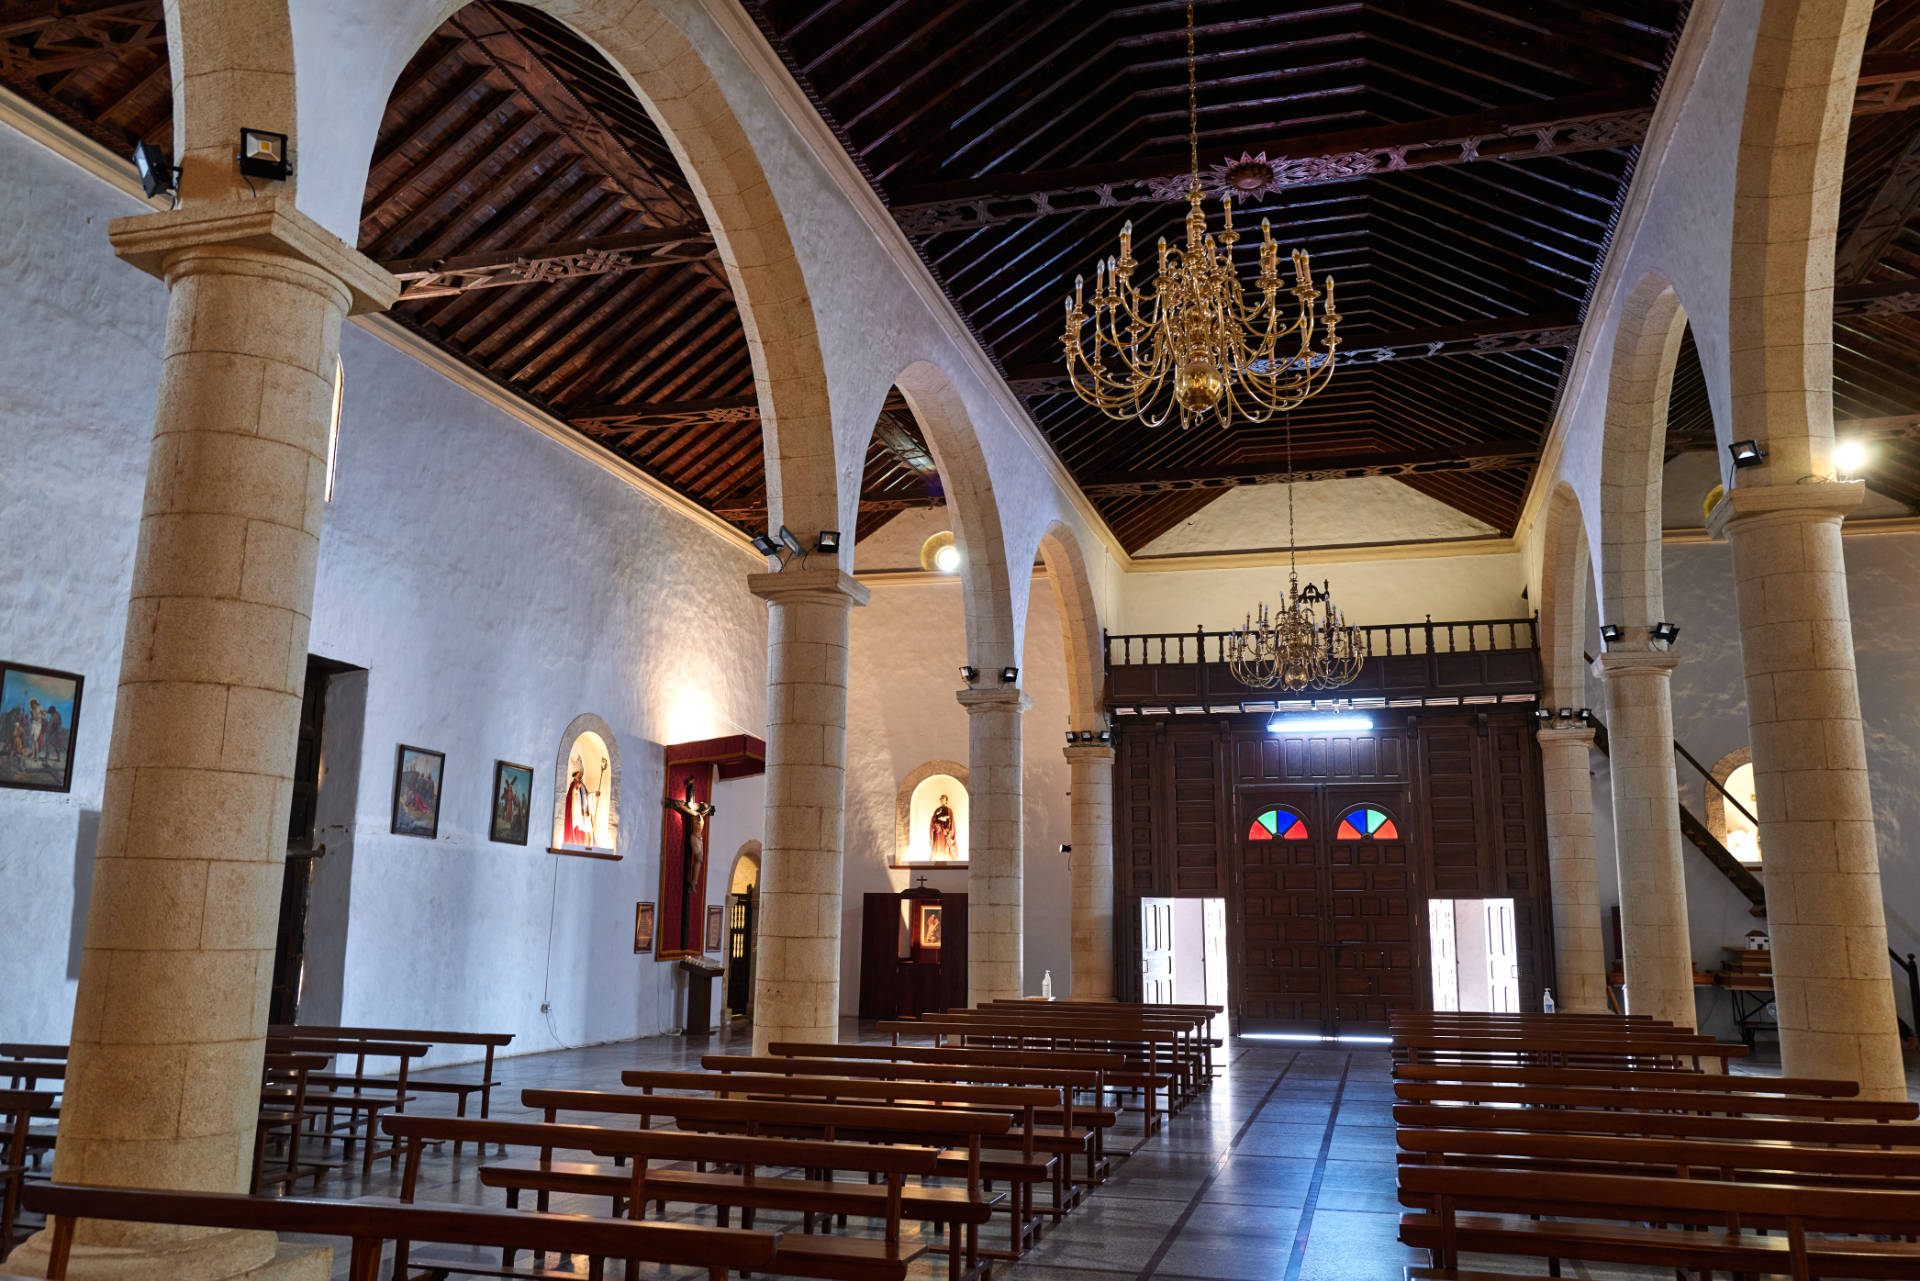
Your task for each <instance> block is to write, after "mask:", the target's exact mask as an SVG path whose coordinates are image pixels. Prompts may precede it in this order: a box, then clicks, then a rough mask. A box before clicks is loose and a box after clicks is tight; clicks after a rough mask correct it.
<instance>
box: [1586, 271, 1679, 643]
mask: <svg viewBox="0 0 1920 1281" xmlns="http://www.w3.org/2000/svg"><path fill="white" fill-rule="evenodd" d="M1686 327H1687V313H1686V310H1685V308H1683V307H1682V306H1681V305H1680V296H1679V294H1678V293H1676V292H1675V290H1674V288H1673V285H1672V284H1671V283H1669V282H1668V280H1667V279H1666V277H1664V276H1662V275H1660V274H1658V273H1656V272H1649V273H1648V274H1646V275H1645V276H1643V277H1641V278H1640V280H1639V281H1638V282H1637V283H1636V284H1635V285H1634V286H1633V288H1632V289H1630V290H1629V291H1628V292H1627V295H1626V297H1625V298H1624V299H1623V300H1622V302H1621V305H1620V320H1619V324H1618V326H1617V327H1616V329H1615V331H1614V340H1613V358H1612V361H1611V365H1610V370H1609V374H1608V378H1607V401H1606V411H1605V420H1604V421H1605V425H1604V427H1603V431H1602V447H1601V460H1600V575H1599V590H1600V610H1601V619H1600V621H1601V622H1604V623H1615V624H1618V625H1620V626H1621V627H1623V628H1626V629H1628V630H1627V633H1626V635H1625V636H1624V637H1623V638H1622V640H1621V642H1620V643H1619V644H1617V645H1616V646H1614V648H1617V649H1645V648H1647V647H1649V645H1650V644H1651V641H1650V639H1649V638H1648V636H1647V634H1646V629H1647V628H1648V627H1649V626H1650V625H1651V624H1653V623H1655V622H1657V621H1659V620H1660V619H1661V618H1663V617H1664V616H1665V610H1666V601H1665V594H1664V589H1663V586H1662V578H1661V562H1660V557H1661V542H1660V480H1661V471H1662V464H1663V461H1664V451H1665V447H1666V439H1667V405H1668V402H1669V401H1670V400H1671V399H1672V395H1673V369H1674V365H1675V363H1676V362H1677V361H1678V359H1679V356H1680V339H1681V337H1682V335H1683V334H1684V333H1685V332H1686Z"/></svg>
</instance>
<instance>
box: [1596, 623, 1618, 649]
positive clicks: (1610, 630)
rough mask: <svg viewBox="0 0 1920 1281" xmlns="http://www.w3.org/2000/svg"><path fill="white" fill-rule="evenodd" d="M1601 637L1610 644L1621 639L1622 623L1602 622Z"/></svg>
mask: <svg viewBox="0 0 1920 1281" xmlns="http://www.w3.org/2000/svg"><path fill="white" fill-rule="evenodd" d="M1600 639H1601V640H1603V641H1605V642H1606V643H1607V644H1609V645H1611V644H1613V643H1614V642H1615V641H1617V640H1619V639H1620V625H1619V624H1618V623H1602V624H1601V625H1600Z"/></svg>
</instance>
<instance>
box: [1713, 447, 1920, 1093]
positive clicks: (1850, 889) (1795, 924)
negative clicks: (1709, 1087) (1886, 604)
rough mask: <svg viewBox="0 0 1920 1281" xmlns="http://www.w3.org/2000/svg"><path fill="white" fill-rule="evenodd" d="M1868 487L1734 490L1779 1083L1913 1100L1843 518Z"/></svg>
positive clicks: (1730, 501)
mask: <svg viewBox="0 0 1920 1281" xmlns="http://www.w3.org/2000/svg"><path fill="white" fill-rule="evenodd" d="M1862 489H1863V486H1862V484H1861V483H1860V482H1858V481H1852V482H1844V483H1811V484H1804V485H1774V486H1761V487H1755V488H1751V489H1734V490H1732V491H1730V492H1729V493H1728V494H1727V496H1726V498H1725V499H1723V500H1722V501H1721V503H1720V505H1719V507H1717V508H1716V509H1715V511H1714V513H1713V521H1712V527H1713V528H1714V529H1715V530H1716V532H1720V531H1724V533H1725V534H1726V537H1727V541H1728V542H1729V543H1731V544H1732V546H1733V571H1734V582H1735V590H1736V592H1737V593H1738V600H1739V606H1740V651H1741V655H1742V657H1743V660H1744V662H1745V666H1746V676H1747V723H1748V725H1749V726H1750V727H1751V732H1752V740H1751V741H1752V744H1753V777H1754V790H1755V791H1756V793H1757V794H1758V796H1759V799H1760V813H1759V816H1758V817H1759V819H1760V851H1761V858H1762V860H1763V863H1762V865H1763V867H1764V868H1765V875H1766V883H1767V929H1768V932H1769V934H1770V935H1771V937H1772V946H1773V988H1774V994H1775V996H1776V998H1777V1005H1778V1009H1779V1015H1780V1019H1779V1021H1780V1060H1781V1071H1782V1072H1783V1073H1785V1074H1786V1075H1789V1076H1824V1077H1837V1078H1840V1079H1843V1080H1849V1081H1858V1082H1860V1093H1861V1096H1862V1097H1865V1098H1879V1099H1904V1098H1905V1097H1906V1096H1907V1095H1906V1079H1905V1076H1904V1073H1903V1071H1902V1068H1901V1062H1900V1043H1899V1037H1898V1034H1897V1032H1896V1030H1895V1026H1896V1025H1895V1022H1894V1005H1893V979H1892V970H1891V969H1890V968H1889V964H1888V960H1887V926H1886V914H1885V909H1884V908H1883V906H1882V904H1881V898H1880V862H1879V856H1878V853H1877V850H1876V845H1875V839H1874V824H1873V806H1872V801H1871V797H1870V796H1869V794H1868V789H1867V757H1866V739H1865V735H1864V733H1863V731H1862V728H1861V721H1860V690H1859V685H1858V682H1857V680H1856V678H1855V674H1854V658H1853V626H1852V622H1851V619H1850V616H1849V614H1848V609H1847V567H1846V562H1845V560H1844V559H1843V557H1842V555H1841V549H1840V522H1841V518H1842V517H1843V516H1844V514H1845V513H1846V511H1847V510H1848V509H1850V508H1852V507H1854V506H1856V505H1858V504H1859V502H1860V500H1861V497H1862Z"/></svg>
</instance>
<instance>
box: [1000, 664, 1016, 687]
mask: <svg viewBox="0 0 1920 1281" xmlns="http://www.w3.org/2000/svg"><path fill="white" fill-rule="evenodd" d="M1019 679H1020V669H1019V668H1017V667H1003V668H1001V669H1000V683H1001V684H1002V685H1011V684H1013V683H1014V682H1015V681H1017V680H1019Z"/></svg>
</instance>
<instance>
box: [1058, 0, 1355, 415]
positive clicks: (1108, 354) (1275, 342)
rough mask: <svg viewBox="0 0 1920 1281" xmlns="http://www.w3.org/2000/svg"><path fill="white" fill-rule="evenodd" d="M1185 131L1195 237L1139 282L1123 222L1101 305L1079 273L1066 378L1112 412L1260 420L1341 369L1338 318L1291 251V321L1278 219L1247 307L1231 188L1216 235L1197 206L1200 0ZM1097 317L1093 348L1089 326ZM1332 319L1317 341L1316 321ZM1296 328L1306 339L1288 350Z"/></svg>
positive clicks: (1098, 276)
mask: <svg viewBox="0 0 1920 1281" xmlns="http://www.w3.org/2000/svg"><path fill="white" fill-rule="evenodd" d="M1187 133H1188V143H1189V152H1190V160H1191V176H1190V178H1189V180H1188V183H1187V243H1186V247H1185V248H1184V249H1169V248H1167V242H1166V238H1165V237H1162V238H1161V240H1160V270H1159V275H1158V277H1157V278H1156V279H1155V281H1154V283H1153V285H1152V287H1150V288H1139V287H1136V286H1135V285H1134V283H1133V269H1134V261H1133V223H1132V222H1131V221H1129V222H1128V223H1127V224H1126V225H1125V226H1124V227H1122V228H1121V229H1120V254H1119V256H1118V257H1117V258H1116V257H1111V256H1110V257H1108V258H1106V259H1105V260H1104V261H1102V262H1100V263H1098V264H1097V265H1096V266H1095V268H1094V275H1093V280H1094V284H1093V306H1092V310H1091V311H1089V310H1088V308H1087V305H1086V302H1085V299H1084V295H1085V290H1086V278H1085V277H1084V276H1075V277H1074V280H1073V297H1071V298H1069V299H1068V300H1067V325H1066V334H1065V336H1064V339H1063V345H1064V346H1065V348H1066V360H1067V379H1068V381H1069V382H1070V383H1071V384H1072V386H1073V389H1074V392H1075V393H1076V394H1078V395H1079V397H1080V399H1081V400H1083V401H1085V402H1086V403H1087V404H1089V405H1092V406H1094V407H1095V408H1096V409H1099V410H1100V411H1101V412H1102V413H1105V414H1106V415H1107V416H1108V417H1110V418H1116V419H1128V418H1137V419H1139V420H1140V421H1141V422H1143V423H1145V424H1146V425H1147V426H1149V427H1158V426H1160V425H1161V424H1162V423H1165V422H1166V421H1167V420H1168V419H1169V418H1171V417H1173V415H1174V414H1175V412H1176V411H1177V412H1178V413H1179V416H1180V426H1181V427H1183V428H1184V427H1191V426H1192V425H1193V424H1194V423H1196V422H1198V421H1200V420H1201V419H1202V418H1204V417H1205V416H1206V415H1207V414H1209V413H1212V414H1214V415H1216V416H1217V417H1218V418H1219V420H1220V425H1221V426H1222V427H1230V426H1232V425H1233V423H1234V422H1235V421H1236V420H1238V421H1242V422H1250V423H1262V422H1266V421H1267V420H1268V419H1270V418H1272V417H1273V416H1274V415H1275V414H1279V413H1284V412H1286V411H1287V410H1290V409H1292V408H1294V407H1295V406H1296V405H1299V404H1300V403H1301V402H1303V401H1304V400H1306V399H1307V397H1309V396H1311V395H1313V394H1314V393H1315V392H1317V391H1319V390H1320V389H1321V388H1322V387H1325V386H1326V385H1327V381H1328V379H1330V378H1332V377H1333V366H1334V353H1335V352H1336V351H1337V350H1338V349H1339V346H1340V340H1339V339H1338V338H1337V337H1336V336H1335V333H1334V331H1335V328H1336V326H1337V325H1338V324H1339V322H1340V316H1339V313H1338V312H1336V311H1335V310H1334V306H1333V278H1332V277H1331V276H1329V277H1327V282H1326V283H1327V290H1326V307H1325V311H1324V313H1322V312H1321V311H1320V309H1319V302H1320V291H1319V290H1318V289H1315V288H1314V285H1313V273H1312V270H1311V264H1310V263H1309V261H1308V258H1307V252H1306V250H1304V249H1295V250H1294V251H1293V278H1294V283H1293V287H1292V288H1291V289H1290V290H1288V292H1289V293H1291V294H1292V295H1293V298H1294V304H1295V307H1296V309H1297V310H1296V314H1295V315H1294V317H1293V319H1292V320H1291V321H1288V320H1287V319H1286V318H1285V316H1284V315H1283V312H1284V310H1285V306H1284V304H1283V303H1282V302H1281V301H1280V291H1281V283H1280V274H1279V255H1280V247H1279V246H1278V245H1276V244H1274V242H1273V227H1272V224H1271V223H1269V222H1268V221H1267V220H1266V219H1264V218H1263V219H1261V220H1260V275H1259V277H1258V278H1257V279H1256V280H1255V281H1254V286H1255V288H1257V289H1258V291H1259V295H1260V298H1259V301H1258V302H1257V303H1253V304H1251V305H1249V294H1248V291H1247V290H1246V289H1245V288H1244V287H1243V286H1242V285H1241V283H1240V275H1239V272H1238V270H1237V269H1236V267H1235V265H1234V261H1233V249H1234V245H1235V244H1237V243H1238V242H1239V239H1240V235H1239V233H1238V232H1236V231H1235V230H1234V229H1233V197H1232V196H1231V195H1226V196H1222V197H1221V201H1220V203H1221V206H1222V208H1223V210H1224V212H1225V218H1224V220H1223V222H1222V227H1221V230H1220V232H1219V233H1218V234H1214V233H1211V232H1209V231H1208V230H1207V218H1206V214H1205V212H1204V211H1203V210H1202V209H1201V207H1200V113H1199V107H1198V100H1197V97H1196V92H1195V89H1194V56H1193V6H1192V5H1191V4H1189V5H1188V6H1187ZM1089 320H1091V321H1092V323H1093V340H1092V346H1091V348H1090V349H1089V348H1087V347H1085V346H1084V341H1085V340H1084V336H1083V331H1084V330H1085V329H1086V327H1087V322H1088V321H1089ZM1322 322H1324V324H1325V326H1326V333H1325V335H1324V337H1323V338H1322V346H1321V348H1320V350H1317V351H1316V350H1314V348H1313V339H1314V333H1315V330H1316V329H1317V328H1318V327H1319V325H1320V324H1321V323H1322ZM1295 335H1297V336H1298V339H1299V345H1298V347H1297V348H1296V349H1295V350H1293V351H1291V352H1286V351H1283V350H1282V349H1281V343H1282V341H1283V340H1285V339H1287V338H1289V337H1290V336H1295Z"/></svg>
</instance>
